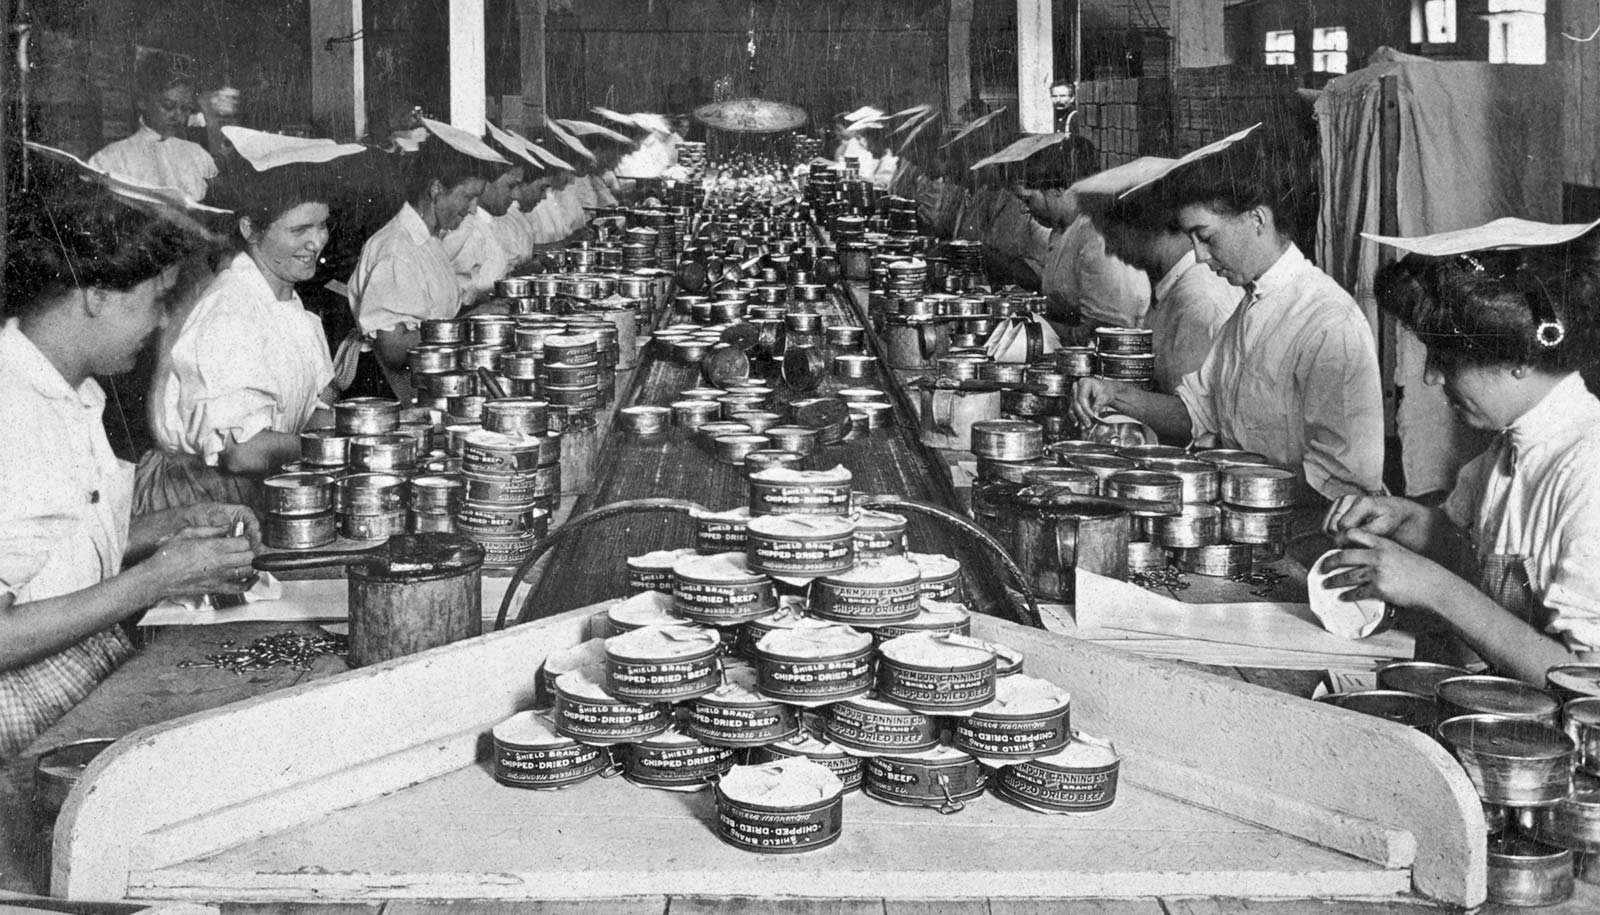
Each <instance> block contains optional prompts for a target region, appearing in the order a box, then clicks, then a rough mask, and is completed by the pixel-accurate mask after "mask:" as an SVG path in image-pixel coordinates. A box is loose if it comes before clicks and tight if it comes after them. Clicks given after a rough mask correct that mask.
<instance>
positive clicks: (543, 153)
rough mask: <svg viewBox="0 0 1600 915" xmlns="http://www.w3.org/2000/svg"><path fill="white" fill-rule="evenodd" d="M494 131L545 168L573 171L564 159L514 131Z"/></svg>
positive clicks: (501, 129) (502, 129)
mask: <svg viewBox="0 0 1600 915" xmlns="http://www.w3.org/2000/svg"><path fill="white" fill-rule="evenodd" d="M490 126H491V127H492V126H493V125H490ZM495 129H496V130H499V131H500V133H502V134H505V135H506V136H508V137H510V138H511V139H513V140H515V141H516V142H517V143H519V144H521V146H522V148H523V149H524V150H525V151H527V152H529V153H532V154H533V157H534V158H535V159H538V160H539V161H540V162H542V163H543V164H544V165H545V166H546V167H549V168H554V169H559V170H561V171H567V172H570V171H572V170H573V169H572V166H571V165H569V164H568V163H567V161H566V160H565V159H562V158H561V157H560V156H558V155H556V154H555V153H552V152H550V151H549V150H548V149H545V148H544V147H543V146H540V145H539V144H538V143H535V142H533V141H532V140H530V139H528V138H527V137H525V136H523V135H522V134H520V133H517V132H516V131H515V130H512V129H510V128H495Z"/></svg>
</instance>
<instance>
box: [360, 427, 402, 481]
mask: <svg viewBox="0 0 1600 915" xmlns="http://www.w3.org/2000/svg"><path fill="white" fill-rule="evenodd" d="M416 464H417V440H416V439H415V438H413V437H412V436H410V435H406V434H403V433H399V432H390V433H387V434H384V435H356V436H353V437H351V439H350V469H351V470H352V471H354V472H356V473H393V472H396V471H402V472H403V471H407V470H410V469H411V468H413V467H415V466H416Z"/></svg>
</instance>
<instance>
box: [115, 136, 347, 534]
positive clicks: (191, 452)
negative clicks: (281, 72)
mask: <svg viewBox="0 0 1600 915" xmlns="http://www.w3.org/2000/svg"><path fill="white" fill-rule="evenodd" d="M218 190H219V196H221V197H222V199H223V200H224V201H225V202H228V203H230V204H232V205H233V206H234V209H235V212H236V214H237V219H236V222H235V235H234V238H235V241H236V242H237V246H238V250H237V251H236V253H235V254H234V255H233V258H232V260H231V261H229V262H228V264H227V266H226V267H225V268H224V269H223V270H222V271H221V272H220V273H218V274H217V276H216V278H215V279H214V280H212V282H211V285H210V286H208V287H207V288H206V290H205V292H204V293H203V294H202V296H201V297H200V301H199V302H198V304H196V305H195V307H194V310H193V311H191V312H190V313H189V315H188V316H187V318H185V320H184V323H183V327H182V328H181V329H180V330H179V331H178V334H177V337H176V339H175V341H174V342H173V345H172V348H171V351H170V353H168V354H167V355H166V357H165V358H164V359H163V361H162V364H161V366H160V367H159V368H158V370H157V372H156V377H155V382H154V386H153V388H152V391H151V398H150V402H151V412H152V416H151V426H152V431H153V432H154V433H155V438H156V442H157V444H158V445H159V449H157V450H153V451H151V452H149V453H147V454H146V455H145V456H144V457H143V459H141V460H140V462H139V468H138V472H137V476H136V480H135V488H134V489H135V491H134V504H135V506H136V507H137V508H139V509H140V510H145V511H148V510H155V509H161V508H170V507H175V506H181V505H187V504H190V503H192V502H197V501H207V500H218V499H221V500H226V501H232V502H239V503H241V504H245V505H250V506H252V507H256V506H258V505H259V503H260V481H261V479H262V478H264V477H266V476H269V475H271V474H274V473H277V472H278V471H279V469H280V468H281V467H282V465H283V464H284V463H285V462H287V461H291V460H294V459H295V458H296V457H298V456H299V452H300V442H299V433H300V432H301V431H302V430H304V429H306V428H308V427H310V426H313V425H317V424H318V423H317V422H316V417H317V415H318V411H319V407H320V402H319V395H320V394H321V393H322V391H323V389H324V388H325V387H326V386H327V384H328V382H329V381H331V380H332V378H333V363H332V360H331V359H330V357H329V351H328V341H327V338H326V337H325V336H324V334H323V330H322V322H321V320H320V319H319V318H318V317H317V316H316V315H313V314H311V313H310V312H307V311H306V310H305V308H304V307H303V306H302V305H301V302H300V298H299V296H297V295H296V294H295V289H294V287H295V283H298V282H303V281H305V280H308V279H310V278H311V276H312V275H313V274H314V273H315V272H316V267H317V258H318V256H320V255H321V253H322V248H323V246H324V245H326V244H327V242H328V206H327V204H326V203H324V202H323V201H324V200H325V199H326V197H327V196H328V195H327V193H326V191H325V190H324V189H323V188H322V186H321V182H320V181H319V180H318V177H317V175H316V174H315V173H314V172H313V171H312V169H311V167H310V166H304V165H287V166H282V167H279V168H274V169H269V170H267V171H265V172H249V173H241V174H240V175H239V176H237V177H236V178H233V179H230V181H229V182H228V183H227V184H224V185H223V186H221V187H219V189H218ZM324 418H327V417H326V413H325V411H324Z"/></svg>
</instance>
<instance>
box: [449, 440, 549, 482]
mask: <svg viewBox="0 0 1600 915" xmlns="http://www.w3.org/2000/svg"><path fill="white" fill-rule="evenodd" d="M560 460H561V434H560V433H549V434H545V435H508V434H505V433H502V432H490V431H489V430H487V429H482V430H479V431H477V432H472V433H469V434H468V435H467V437H466V438H465V439H464V440H463V441H462V444H461V468H462V470H464V471H466V472H467V473H476V474H483V475H488V476H494V475H502V474H507V473H515V472H518V471H528V470H534V469H536V468H539V467H542V466H545V465H548V464H554V463H558V462H559V461H560Z"/></svg>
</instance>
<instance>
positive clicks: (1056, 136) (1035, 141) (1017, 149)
mask: <svg viewBox="0 0 1600 915" xmlns="http://www.w3.org/2000/svg"><path fill="white" fill-rule="evenodd" d="M1066 138H1067V135H1066V134H1064V133H1036V134H1029V135H1028V136H1025V137H1023V138H1022V139H1020V140H1018V141H1016V142H1015V143H1012V144H1011V145H1010V146H1007V147H1006V148H1005V149H1002V150H1000V151H999V152H997V153H995V154H994V155H992V156H986V157H984V158H982V159H979V160H978V161H977V162H975V163H973V165H972V168H971V171H977V170H978V169H980V168H987V167H988V166H990V165H1005V164H1007V163H1010V162H1022V161H1024V160H1026V159H1027V158H1028V157H1030V156H1032V155H1033V154H1034V153H1037V152H1042V151H1044V150H1046V149H1049V148H1050V147H1052V146H1054V145H1056V144H1057V143H1060V142H1061V141H1063V140H1065V139H1066Z"/></svg>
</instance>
